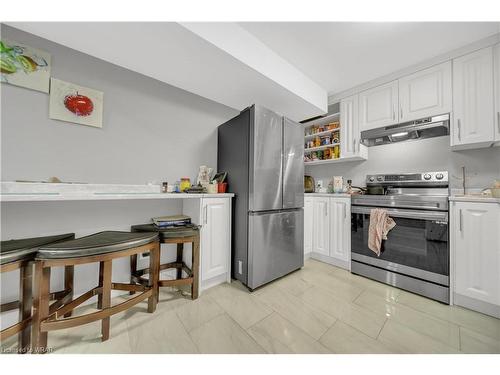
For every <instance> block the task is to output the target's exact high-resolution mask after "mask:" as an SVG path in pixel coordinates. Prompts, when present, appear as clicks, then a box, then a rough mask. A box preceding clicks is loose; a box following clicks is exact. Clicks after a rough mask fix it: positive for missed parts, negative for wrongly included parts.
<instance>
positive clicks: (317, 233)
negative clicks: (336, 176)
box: [312, 197, 330, 256]
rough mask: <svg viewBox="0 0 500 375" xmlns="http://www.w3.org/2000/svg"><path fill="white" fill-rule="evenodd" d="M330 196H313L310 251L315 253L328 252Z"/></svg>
mask: <svg viewBox="0 0 500 375" xmlns="http://www.w3.org/2000/svg"><path fill="white" fill-rule="evenodd" d="M329 211H330V198H325V197H314V198H313V225H312V227H313V231H312V233H313V235H312V251H313V253H315V254H321V255H326V256H328V255H329V254H330V236H329V232H330V228H329V227H330V212H329Z"/></svg>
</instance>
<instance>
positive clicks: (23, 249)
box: [0, 233, 75, 354]
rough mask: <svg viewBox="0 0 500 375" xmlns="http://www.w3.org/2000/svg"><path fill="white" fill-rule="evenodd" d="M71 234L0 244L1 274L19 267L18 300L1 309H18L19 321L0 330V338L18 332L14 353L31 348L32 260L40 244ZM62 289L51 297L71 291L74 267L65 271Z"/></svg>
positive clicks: (25, 351) (70, 236) (66, 237)
mask: <svg viewBox="0 0 500 375" xmlns="http://www.w3.org/2000/svg"><path fill="white" fill-rule="evenodd" d="M73 238H75V235H74V233H67V234H61V235H56V236H46V237H34V238H24V239H19V240H10V241H2V242H1V244H0V270H1V272H2V273H4V272H10V271H15V270H17V269H18V270H19V300H17V301H12V302H8V303H3V304H2V305H1V312H5V311H10V310H15V309H19V322H18V323H16V324H14V325H12V326H10V327H8V328H5V329H3V330H2V331H1V332H0V341H3V340H5V339H7V338H9V337H11V336H13V335H15V334H16V333H17V334H18V343H17V345H18V347H17V352H18V353H21V354H24V353H27V352H29V350H30V339H31V307H32V298H33V294H32V287H33V277H32V273H33V260H34V259H35V254H36V252H37V251H38V248H39V247H40V246H44V245H48V244H51V243H54V242H58V241H64V240H71V239H73ZM64 280H65V283H64V290H62V291H59V292H56V293H52V295H50V296H49V298H51V299H55V300H58V299H61V298H65V297H66V296H67V295H70V294H72V293H73V267H72V266H70V267H66V268H65V270H64Z"/></svg>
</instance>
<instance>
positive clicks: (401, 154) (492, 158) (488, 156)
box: [305, 136, 500, 189]
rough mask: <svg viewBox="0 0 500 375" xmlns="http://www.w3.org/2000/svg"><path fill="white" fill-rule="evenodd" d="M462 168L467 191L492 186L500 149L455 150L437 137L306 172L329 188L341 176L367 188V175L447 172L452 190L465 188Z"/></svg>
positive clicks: (446, 139) (373, 150)
mask: <svg viewBox="0 0 500 375" xmlns="http://www.w3.org/2000/svg"><path fill="white" fill-rule="evenodd" d="M462 166H465V168H466V187H467V188H472V189H483V188H486V187H489V186H491V185H492V183H493V180H494V179H500V147H494V148H487V149H480V150H468V151H451V149H450V138H449V137H448V136H447V137H437V138H430V139H422V140H418V141H411V142H403V143H399V144H388V145H382V146H375V147H370V148H369V149H368V160H367V161H364V162H348V163H342V164H323V165H318V166H309V167H307V168H306V172H305V173H306V174H309V175H311V176H313V177H314V178H315V180H317V179H324V184H325V186H326V184H328V181H329V180H330V179H331V178H332V176H337V175H338V176H344V180H347V179H352V181H353V185H356V186H365V177H366V175H367V174H375V173H404V172H425V171H439V170H444V171H448V172H449V173H450V184H451V187H452V188H461V187H462V169H461V167H462Z"/></svg>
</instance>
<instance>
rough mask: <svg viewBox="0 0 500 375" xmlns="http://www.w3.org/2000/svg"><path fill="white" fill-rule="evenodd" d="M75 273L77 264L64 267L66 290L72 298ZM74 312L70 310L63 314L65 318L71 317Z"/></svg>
mask: <svg viewBox="0 0 500 375" xmlns="http://www.w3.org/2000/svg"><path fill="white" fill-rule="evenodd" d="M74 274H75V266H66V267H64V290H66V291H69V295H70V296H71V300H72V299H73V280H74ZM71 314H72V312H71V311H70V312H68V313H66V314H64V315H63V316H64V317H65V318H69V317H70V316H71Z"/></svg>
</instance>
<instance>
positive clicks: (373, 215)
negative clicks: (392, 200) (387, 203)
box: [368, 208, 396, 256]
mask: <svg viewBox="0 0 500 375" xmlns="http://www.w3.org/2000/svg"><path fill="white" fill-rule="evenodd" d="M395 226H396V222H395V221H394V220H393V219H392V218H390V217H389V214H388V213H387V210H384V209H382V208H374V209H372V210H371V211H370V226H369V228H368V248H369V249H370V250H371V251H373V252H374V253H375V254H377V256H380V247H381V246H382V240H386V239H387V233H389V231H390V230H391V229H392V228H394V227H395Z"/></svg>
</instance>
